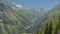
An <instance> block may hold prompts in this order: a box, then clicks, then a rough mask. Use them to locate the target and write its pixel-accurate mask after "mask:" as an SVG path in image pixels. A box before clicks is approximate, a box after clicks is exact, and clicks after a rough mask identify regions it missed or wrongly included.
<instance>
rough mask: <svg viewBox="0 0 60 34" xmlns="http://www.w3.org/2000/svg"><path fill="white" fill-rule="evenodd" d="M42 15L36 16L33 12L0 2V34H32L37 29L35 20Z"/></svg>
mask: <svg viewBox="0 0 60 34" xmlns="http://www.w3.org/2000/svg"><path fill="white" fill-rule="evenodd" d="M12 7H14V8H12ZM37 12H38V10H37ZM44 13H45V12H42V11H41V14H39V12H38V14H37V13H36V12H35V10H29V9H25V8H19V7H17V6H16V5H12V4H10V3H8V2H7V1H5V0H0V34H22V33H29V34H32V33H33V32H34V31H35V29H37V28H36V27H37V26H36V27H35V25H36V24H38V22H36V20H38V19H39V18H40V17H41V16H43V14H44ZM39 26H40V25H39ZM34 28H35V29H34Z"/></svg>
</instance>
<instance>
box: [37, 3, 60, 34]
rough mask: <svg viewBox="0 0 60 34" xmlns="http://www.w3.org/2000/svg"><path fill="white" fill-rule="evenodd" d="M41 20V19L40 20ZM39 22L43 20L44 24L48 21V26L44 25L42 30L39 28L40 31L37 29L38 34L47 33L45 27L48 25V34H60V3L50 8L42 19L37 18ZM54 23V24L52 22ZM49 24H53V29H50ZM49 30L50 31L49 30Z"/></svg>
mask: <svg viewBox="0 0 60 34" xmlns="http://www.w3.org/2000/svg"><path fill="white" fill-rule="evenodd" d="M40 20H41V21H40ZM36 21H37V22H41V23H42V24H44V23H45V25H46V24H47V23H48V26H45V25H43V27H44V28H42V29H41V28H40V30H39V29H38V31H36V32H37V33H38V34H40V33H41V34H45V29H46V27H47V29H48V30H46V34H48V33H49V34H50V31H51V34H56V32H57V33H59V34H60V32H59V31H60V4H58V5H56V6H54V7H53V8H52V9H50V10H48V11H47V12H46V13H45V15H44V16H43V17H41V19H40V18H39V19H38V20H36ZM50 23H52V24H50ZM38 25H39V24H38ZM49 25H51V27H52V29H51V30H49V28H50V27H49ZM48 31H49V32H48Z"/></svg>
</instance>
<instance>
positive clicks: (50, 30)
mask: <svg viewBox="0 0 60 34" xmlns="http://www.w3.org/2000/svg"><path fill="white" fill-rule="evenodd" d="M49 24H50V25H49V27H48V23H47V24H46V29H45V34H52V21H51V22H50V23H49Z"/></svg>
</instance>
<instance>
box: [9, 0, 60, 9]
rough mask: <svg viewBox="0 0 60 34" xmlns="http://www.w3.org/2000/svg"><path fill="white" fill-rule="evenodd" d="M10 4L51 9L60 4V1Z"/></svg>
mask: <svg viewBox="0 0 60 34" xmlns="http://www.w3.org/2000/svg"><path fill="white" fill-rule="evenodd" d="M8 1H9V2H10V3H15V4H19V5H22V6H24V7H27V8H44V9H51V8H52V7H54V6H56V5H57V4H59V3H60V0H8Z"/></svg>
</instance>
